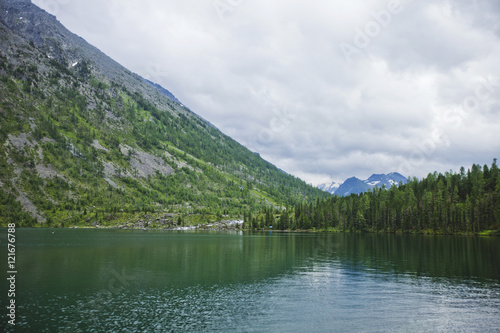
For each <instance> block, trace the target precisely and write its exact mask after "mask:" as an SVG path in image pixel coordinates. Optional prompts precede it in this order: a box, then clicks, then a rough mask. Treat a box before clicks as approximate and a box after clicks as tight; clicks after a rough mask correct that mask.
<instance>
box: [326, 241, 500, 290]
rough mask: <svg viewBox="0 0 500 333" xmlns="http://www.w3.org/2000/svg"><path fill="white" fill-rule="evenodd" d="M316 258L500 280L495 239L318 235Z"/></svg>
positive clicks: (499, 252)
mask: <svg viewBox="0 0 500 333" xmlns="http://www.w3.org/2000/svg"><path fill="white" fill-rule="evenodd" d="M317 243H318V248H319V249H318V256H319V257H321V258H323V259H327V260H336V261H338V262H340V263H341V264H345V265H347V266H352V267H353V268H356V267H357V268H360V269H365V268H367V269H374V270H376V271H378V272H381V273H391V274H409V275H415V276H428V277H447V278H475V279H480V280H481V279H487V280H488V279H489V280H498V279H500V239H498V238H497V237H464V236H424V235H394V234H359V233H353V234H350V233H341V234H329V235H318V239H317Z"/></svg>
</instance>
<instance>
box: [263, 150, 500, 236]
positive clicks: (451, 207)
mask: <svg viewBox="0 0 500 333" xmlns="http://www.w3.org/2000/svg"><path fill="white" fill-rule="evenodd" d="M266 222H267V223H274V227H275V228H277V229H312V228H314V229H323V230H325V229H333V230H341V231H370V232H401V233H430V234H481V233H483V234H500V170H499V168H498V165H497V160H496V159H495V160H494V161H493V163H492V164H491V166H488V165H484V166H483V167H481V166H480V165H477V164H474V165H473V166H472V167H471V168H470V169H468V170H467V171H466V170H465V168H463V167H462V168H461V170H460V172H459V173H454V172H445V173H444V174H442V173H437V172H434V173H430V174H429V175H428V176H427V177H426V178H424V179H422V180H418V179H416V178H412V179H410V180H409V181H408V182H407V183H406V184H402V183H400V185H399V186H395V185H394V186H392V187H391V188H390V189H387V190H385V189H381V188H375V189H373V190H371V191H369V192H366V193H363V194H359V195H357V194H351V195H350V196H347V197H338V196H332V197H331V198H329V199H325V200H320V199H318V200H317V201H316V203H315V204H299V205H297V206H295V209H294V214H288V213H284V214H282V215H281V216H280V218H279V219H277V220H276V221H274V220H273V221H271V222H270V221H266Z"/></svg>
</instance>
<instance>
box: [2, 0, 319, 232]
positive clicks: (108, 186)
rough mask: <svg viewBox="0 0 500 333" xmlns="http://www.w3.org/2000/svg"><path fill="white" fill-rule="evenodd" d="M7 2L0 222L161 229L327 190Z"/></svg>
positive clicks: (277, 205) (52, 23)
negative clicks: (274, 162)
mask: <svg viewBox="0 0 500 333" xmlns="http://www.w3.org/2000/svg"><path fill="white" fill-rule="evenodd" d="M3 5H4V6H5V8H0V9H1V14H0V46H1V47H0V225H2V226H5V225H6V224H7V223H9V222H15V223H16V224H18V225H19V226H40V225H41V226H65V227H67V226H90V225H104V226H106V225H109V226H111V225H124V226H125V225H128V226H130V225H134V226H138V225H140V226H142V225H146V224H147V226H157V227H164V226H169V225H182V224H194V223H206V222H209V221H213V220H221V219H231V218H240V217H242V216H243V215H244V214H246V212H249V211H260V210H264V209H265V208H272V209H277V210H281V209H283V208H284V207H287V206H291V205H294V204H297V203H299V202H303V201H306V202H308V201H310V200H313V199H314V198H316V197H326V196H328V194H327V193H324V192H322V191H320V190H318V189H315V188H313V187H311V186H309V185H307V184H305V183H304V182H303V181H301V180H299V179H297V178H295V177H293V176H291V175H288V174H286V173H284V172H283V171H281V170H279V169H278V168H277V167H275V166H274V165H272V164H270V163H268V162H266V161H265V160H263V159H262V158H260V156H259V155H257V154H255V153H252V152H251V151H249V150H248V149H246V148H245V147H243V146H241V145H240V144H238V143H237V142H236V141H234V140H232V139H231V138H229V137H228V136H226V135H224V134H223V133H221V132H220V131H219V130H218V129H217V128H215V127H214V126H212V125H211V124H209V123H208V122H206V121H205V120H203V119H202V118H200V117H199V116H197V115H196V114H194V113H193V112H191V111H190V110H189V109H187V108H185V107H184V106H182V104H180V103H178V102H177V100H176V99H175V98H172V96H171V95H170V97H169V96H167V95H166V94H165V92H162V90H161V89H159V88H158V87H155V86H153V85H152V84H151V83H149V82H147V81H145V80H144V79H142V78H140V77H139V76H137V75H135V74H133V73H130V72H129V71H127V70H126V69H125V68H123V67H121V66H120V65H118V64H117V63H115V62H114V61H112V60H111V59H109V58H108V57H106V56H105V55H104V54H102V53H100V52H99V51H98V50H97V49H95V48H93V47H92V46H90V45H88V44H87V43H86V42H85V41H83V40H82V39H81V38H79V37H77V36H75V35H73V34H71V33H70V32H69V31H67V30H66V29H64V27H62V26H61V25H60V24H59V23H58V22H57V21H56V20H55V18H54V17H53V16H50V15H48V14H47V13H45V12H44V11H42V10H40V9H39V8H38V7H36V6H34V5H32V4H31V3H30V2H29V1H28V2H27V1H6V2H5V3H4V4H3ZM20 18H21V19H20Z"/></svg>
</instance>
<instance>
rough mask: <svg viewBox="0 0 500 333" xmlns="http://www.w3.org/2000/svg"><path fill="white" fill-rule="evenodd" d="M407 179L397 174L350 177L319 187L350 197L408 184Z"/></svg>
mask: <svg viewBox="0 0 500 333" xmlns="http://www.w3.org/2000/svg"><path fill="white" fill-rule="evenodd" d="M406 182H407V179H406V178H405V177H404V176H403V175H401V174H400V173H397V172H390V173H388V174H372V175H371V176H370V177H369V178H368V179H366V180H361V179H359V178H357V177H350V178H348V179H346V180H345V181H344V182H342V183H336V182H332V183H326V184H320V185H318V186H317V187H318V188H319V189H321V190H323V191H326V192H328V193H330V194H334V195H338V196H349V195H351V194H360V193H364V192H366V191H368V190H371V189H374V188H376V187H379V188H382V187H383V186H385V187H386V188H390V187H391V186H393V185H397V184H399V183H402V184H406Z"/></svg>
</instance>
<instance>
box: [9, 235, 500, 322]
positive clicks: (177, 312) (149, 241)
mask: <svg viewBox="0 0 500 333" xmlns="http://www.w3.org/2000/svg"><path fill="white" fill-rule="evenodd" d="M16 233H17V239H16V245H17V253H16V257H17V270H18V274H17V291H18V293H17V295H16V302H17V304H18V305H19V306H18V309H17V314H18V318H17V323H18V325H17V326H16V331H28V332H79V331H81V332H112V331H115V332H165V331H178V332H181V331H189V332H207V331H227V332H233V331H243V332H304V331H308V332H313V331H314V332H318V331H319V332H321V331H339V332H345V331H368V332H372V331H373V332H385V331H412V332H414V331H416V332H419V331H421V332H424V331H476V332H498V331H500V262H499V260H500V239H498V238H487V237H484V238H478V237H461V236H422V235H377V234H349V233H347V234H313V233H303V234H301V233H279V232H274V233H242V232H239V233H238V232H233V233H221V232H197V231H184V232H175V231H146V232H144V231H110V230H74V229H66V230H63V229H22V230H20V229H18V230H17V232H16ZM0 237H1V245H2V249H3V250H2V251H3V253H6V249H5V248H6V230H2V232H1V234H0ZM5 258H6V255H5ZM5 264H6V263H5V262H3V261H2V263H1V265H0V268H1V269H2V271H4V272H6V271H7V268H6V266H5ZM6 287H7V285H6V284H4V285H3V288H4V290H2V295H6ZM1 300H2V304H1V305H2V308H4V309H5V306H6V298H5V297H3V296H2V298H1ZM2 317H4V315H2ZM5 324H6V321H5V318H2V325H5Z"/></svg>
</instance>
